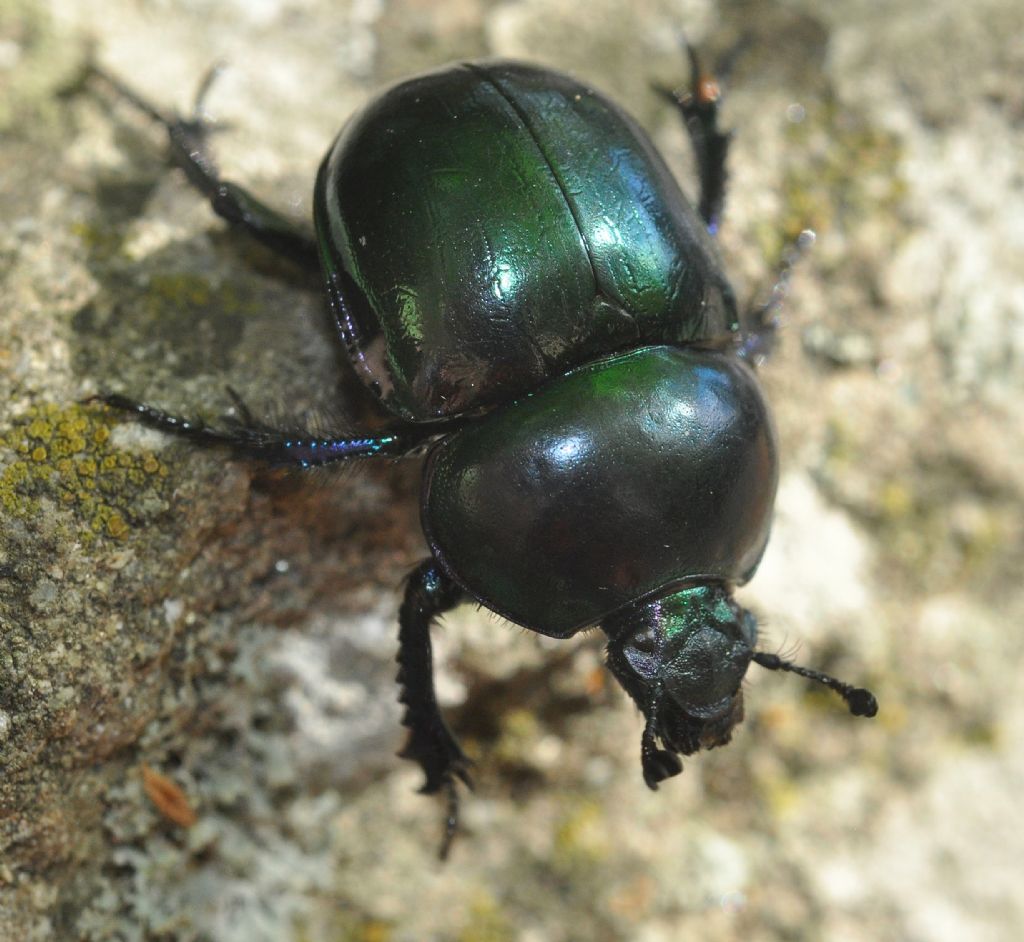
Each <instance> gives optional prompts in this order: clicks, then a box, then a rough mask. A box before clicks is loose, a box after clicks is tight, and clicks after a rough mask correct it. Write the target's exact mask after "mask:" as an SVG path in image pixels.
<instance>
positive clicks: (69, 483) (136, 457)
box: [0, 403, 168, 543]
mask: <svg viewBox="0 0 1024 942" xmlns="http://www.w3.org/2000/svg"><path fill="white" fill-rule="evenodd" d="M114 420H115V416H114V415H113V414H112V413H110V412H108V411H107V410H106V409H103V408H101V407H86V406H81V405H78V404H74V405H64V406H59V405H57V404H55V403H48V404H45V405H38V406H33V407H32V408H30V409H29V410H28V411H27V412H25V413H24V414H23V415H21V416H19V417H18V418H17V419H15V420H14V422H13V423H12V424H11V425H10V426H9V427H8V428H7V429H6V430H4V431H3V433H2V434H0V510H2V511H3V512H4V513H6V514H9V515H11V516H13V517H20V518H22V519H26V520H31V519H33V518H37V517H38V516H39V515H40V514H41V513H42V512H43V510H44V508H45V506H46V503H45V502H46V501H49V502H50V503H51V504H52V505H54V506H59V507H63V508H64V509H65V510H69V511H70V512H71V515H72V519H73V520H74V521H75V522H76V530H77V533H76V535H77V537H78V539H80V540H82V541H83V542H86V543H88V542H91V541H93V540H96V539H97V538H102V539H112V540H121V539H124V538H125V537H126V536H127V535H128V534H129V533H130V532H131V529H132V526H133V521H138V519H139V511H138V509H137V508H138V507H139V506H140V504H141V502H142V501H143V500H145V501H146V503H147V504H149V505H150V506H152V499H153V498H157V499H158V500H160V499H162V498H164V497H165V496H166V494H165V491H166V490H167V487H168V485H167V474H168V472H167V467H166V465H164V464H163V463H162V462H161V461H160V460H159V458H157V456H156V455H154V454H153V453H152V452H141V453H135V452H126V451H121V450H119V449H115V448H113V447H112V446H111V440H110V425H111V423H112V422H113V421H114ZM5 453H6V454H5Z"/></svg>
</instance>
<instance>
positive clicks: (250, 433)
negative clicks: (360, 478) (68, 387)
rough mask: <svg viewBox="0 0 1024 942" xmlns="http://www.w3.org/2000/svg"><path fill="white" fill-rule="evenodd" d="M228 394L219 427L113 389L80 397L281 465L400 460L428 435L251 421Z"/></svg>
mask: <svg viewBox="0 0 1024 942" xmlns="http://www.w3.org/2000/svg"><path fill="white" fill-rule="evenodd" d="M232 395H233V398H234V399H235V409H236V412H237V415H236V416H229V417H227V418H226V419H225V420H224V424H223V427H219V428H218V427H216V426H212V425H208V424H207V423H206V422H204V421H202V420H201V419H189V418H185V417H183V416H178V415H172V414H171V413H169V412H164V410H163V409H158V408H157V407H155V406H150V405H146V404H145V403H143V402H138V401H137V400H135V399H129V398H128V397H127V396H122V395H119V394H117V393H101V394H99V395H96V396H90V397H89V398H88V399H86V400H84V401H85V402H86V403H90V402H102V403H104V404H105V405H107V406H110V407H111V408H112V409H119V410H121V411H123V412H131V413H132V414H133V415H135V417H136V418H137V419H138V420H139V421H140V422H142V423H143V425H147V426H149V427H150V428H154V429H156V430H157V431H160V432H166V433H168V434H171V435H177V436H179V437H181V438H187V439H190V440H191V441H193V442H196V443H197V444H200V445H226V446H228V447H229V448H231V449H232V450H233V451H235V452H236V453H237V454H238V455H240V456H242V457H245V458H252V459H254V460H257V461H263V462H266V463H267V464H270V465H274V466H281V467H283V466H293V467H295V466H297V467H299V468H303V469H305V468H316V467H322V466H324V465H328V464H335V463H337V462H339V461H347V460H351V459H354V458H378V457H379V458H404V457H406V456H409V455H413V454H416V453H417V452H418V451H419V450H420V449H421V448H422V447H423V445H424V444H425V443H426V442H427V441H428V440H429V436H427V435H425V433H424V432H423V430H422V429H419V428H417V427H415V426H398V427H396V428H395V429H394V430H390V431H387V432H379V433H375V434H372V435H370V434H361V435H360V434H333V433H332V434H326V433H323V432H316V431H311V430H310V429H305V428H298V427H292V428H276V427H274V426H272V425H268V424H266V423H264V422H262V421H260V420H258V419H256V418H255V417H254V416H253V415H252V413H251V412H250V411H249V409H248V408H247V407H246V406H245V405H244V403H242V402H241V400H240V399H238V397H237V395H236V394H234V393H232ZM431 434H435V433H431Z"/></svg>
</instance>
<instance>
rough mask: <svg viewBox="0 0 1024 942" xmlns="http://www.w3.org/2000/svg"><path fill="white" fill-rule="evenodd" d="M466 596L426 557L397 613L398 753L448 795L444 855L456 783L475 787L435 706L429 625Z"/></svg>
mask: <svg viewBox="0 0 1024 942" xmlns="http://www.w3.org/2000/svg"><path fill="white" fill-rule="evenodd" d="M461 599H462V590H461V589H460V588H459V587H458V586H457V585H456V584H455V583H454V582H453V581H452V580H451V579H449V578H448V577H447V576H446V575H445V574H444V573H443V572H441V570H440V568H439V567H438V565H437V563H436V562H435V561H434V560H433V559H425V560H424V561H423V562H422V563H420V564H419V566H417V567H416V569H414V570H413V572H412V573H411V574H410V576H409V580H408V582H407V583H406V587H405V597H404V598H403V600H402V606H401V608H400V609H399V612H398V625H399V629H398V643H399V648H398V664H399V670H398V683H399V686H400V688H401V693H400V694H399V701H400V702H401V703H403V704H405V715H404V716H403V717H402V724H403V725H404V726H406V727H408V729H409V738H408V741H407V742H406V744H405V746H404V747H403V749H402V751H401V752H400V753H399V755H400V756H401V757H402V758H403V759H413V760H414V761H416V762H418V763H419V764H420V767H421V768H422V769H423V773H424V775H425V776H426V781H425V782H424V783H423V787H422V788H421V789H420V791H421V792H423V793H424V794H428V795H430V794H434V793H436V792H439V791H444V792H445V793H446V794H447V798H448V808H447V814H446V820H445V834H444V839H443V840H442V843H441V850H440V855H441V858H442V859H444V858H445V857H446V856H447V855H448V850H449V848H450V847H451V843H452V839H453V838H454V837H455V833H456V831H457V829H458V822H459V804H458V793H457V791H456V785H457V783H458V781H462V782H463V783H464V784H465V785H467V786H468V787H470V788H472V782H471V780H470V777H469V765H470V761H469V759H468V758H467V757H466V755H465V753H463V751H462V749H461V748H460V747H459V744H458V742H456V740H455V737H454V736H453V735H452V733H451V731H450V730H449V729H448V726H447V724H446V723H445V721H444V718H443V717H442V716H441V711H440V709H439V708H438V705H437V697H436V695H435V693H434V675H433V663H432V654H431V644H430V624H431V622H432V621H433V620H434V619H435V618H436V617H437V616H438V615H441V614H443V613H444V612H447V611H449V610H450V609H452V608H454V607H455V606H456V605H457V604H458V603H459V601H460V600H461Z"/></svg>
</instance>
